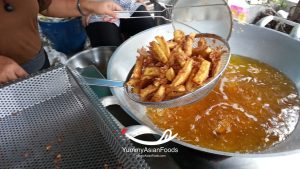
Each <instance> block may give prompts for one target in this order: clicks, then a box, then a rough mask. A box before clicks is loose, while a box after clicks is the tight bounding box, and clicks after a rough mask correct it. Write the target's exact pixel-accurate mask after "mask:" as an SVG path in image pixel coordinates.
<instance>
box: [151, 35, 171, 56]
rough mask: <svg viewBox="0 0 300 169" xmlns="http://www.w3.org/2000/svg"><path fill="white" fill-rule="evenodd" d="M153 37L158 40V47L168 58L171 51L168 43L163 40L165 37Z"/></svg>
mask: <svg viewBox="0 0 300 169" xmlns="http://www.w3.org/2000/svg"><path fill="white" fill-rule="evenodd" d="M155 39H156V41H157V42H158V44H159V46H160V48H161V49H162V50H163V52H164V53H165V55H166V56H167V58H169V57H170V54H171V51H170V48H169V46H168V43H167V41H166V40H165V38H164V37H162V36H156V37H155Z"/></svg>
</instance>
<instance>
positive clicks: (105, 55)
mask: <svg viewBox="0 0 300 169" xmlns="http://www.w3.org/2000/svg"><path fill="white" fill-rule="evenodd" d="M116 48H117V47H115V46H101V47H97V48H93V49H88V50H85V51H82V52H80V53H77V54H76V55H74V56H72V57H71V58H70V59H68V61H67V62H66V66H67V67H69V68H71V69H74V70H75V69H76V68H81V69H83V68H85V67H87V66H89V65H94V66H95V67H96V68H98V69H99V70H100V72H101V73H103V75H104V76H106V70H107V63H108V61H109V59H110V57H111V55H112V53H113V52H114V51H115V50H116Z"/></svg>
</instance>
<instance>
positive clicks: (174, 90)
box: [166, 85, 186, 93]
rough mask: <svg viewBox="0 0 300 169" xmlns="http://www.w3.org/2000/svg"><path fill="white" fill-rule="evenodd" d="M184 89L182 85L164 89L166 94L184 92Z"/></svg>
mask: <svg viewBox="0 0 300 169" xmlns="http://www.w3.org/2000/svg"><path fill="white" fill-rule="evenodd" d="M185 91H186V87H185V86H184V85H179V86H167V87H166V93H171V92H185Z"/></svg>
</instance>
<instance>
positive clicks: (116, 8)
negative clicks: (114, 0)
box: [112, 4, 123, 11]
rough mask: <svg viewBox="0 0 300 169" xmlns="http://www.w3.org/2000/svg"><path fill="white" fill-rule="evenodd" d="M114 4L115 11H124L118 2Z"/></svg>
mask: <svg viewBox="0 0 300 169" xmlns="http://www.w3.org/2000/svg"><path fill="white" fill-rule="evenodd" d="M112 6H113V7H112V10H113V11H123V8H122V7H121V6H120V5H118V4H113V5H112Z"/></svg>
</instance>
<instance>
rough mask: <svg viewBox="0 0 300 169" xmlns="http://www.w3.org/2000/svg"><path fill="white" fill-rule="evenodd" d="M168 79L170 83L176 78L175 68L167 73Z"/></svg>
mask: <svg viewBox="0 0 300 169" xmlns="http://www.w3.org/2000/svg"><path fill="white" fill-rule="evenodd" d="M166 78H167V79H168V80H169V81H172V80H173V79H174V78H175V71H174V69H173V68H169V69H168V70H167V72H166Z"/></svg>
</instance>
